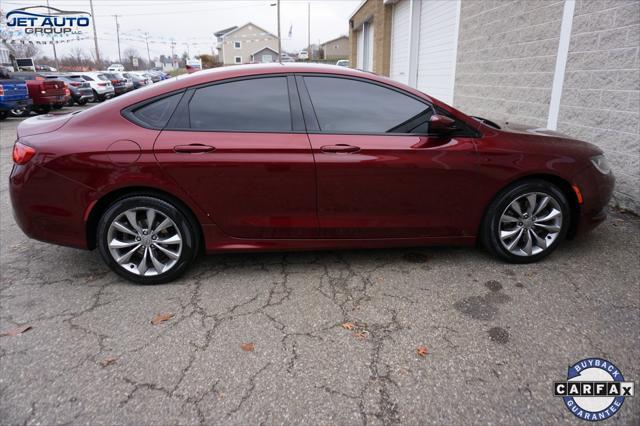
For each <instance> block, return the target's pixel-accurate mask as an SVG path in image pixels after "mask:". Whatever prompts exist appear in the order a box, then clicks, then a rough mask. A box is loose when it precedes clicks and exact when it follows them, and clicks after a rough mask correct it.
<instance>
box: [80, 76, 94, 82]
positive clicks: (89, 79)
mask: <svg viewBox="0 0 640 426" xmlns="http://www.w3.org/2000/svg"><path fill="white" fill-rule="evenodd" d="M82 78H83V79H85V80H87V81H93V78H91V77H89V76H88V75H83V76H82Z"/></svg>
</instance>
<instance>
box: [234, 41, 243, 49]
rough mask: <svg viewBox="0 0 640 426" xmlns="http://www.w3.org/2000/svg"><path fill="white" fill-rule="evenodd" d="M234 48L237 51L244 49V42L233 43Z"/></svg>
mask: <svg viewBox="0 0 640 426" xmlns="http://www.w3.org/2000/svg"><path fill="white" fill-rule="evenodd" d="M233 47H234V48H236V49H240V48H241V47H242V42H241V41H234V42H233Z"/></svg>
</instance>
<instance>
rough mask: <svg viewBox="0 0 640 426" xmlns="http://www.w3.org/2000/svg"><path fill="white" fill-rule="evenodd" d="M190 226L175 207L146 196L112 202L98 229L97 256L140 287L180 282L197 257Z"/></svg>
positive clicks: (195, 240) (191, 226)
mask: <svg viewBox="0 0 640 426" xmlns="http://www.w3.org/2000/svg"><path fill="white" fill-rule="evenodd" d="M197 235H198V234H197V233H196V232H195V230H194V225H193V224H192V223H190V221H189V220H188V219H187V217H186V215H185V214H184V213H183V212H182V211H181V210H180V209H179V208H177V207H176V206H174V205H172V204H170V203H168V202H167V201H165V200H162V199H159V198H155V197H151V196H147V195H140V196H131V197H127V198H122V199H120V200H117V201H116V202H114V203H113V204H112V205H111V206H110V207H109V208H108V209H107V210H106V211H105V213H104V214H103V215H102V217H101V219H100V221H99V223H98V234H97V245H98V250H99V251H100V254H101V256H102V258H103V259H104V261H105V262H106V263H107V265H108V266H109V267H110V268H111V269H112V270H113V271H115V272H116V273H118V274H119V275H121V276H123V277H124V278H126V279H128V280H130V281H133V282H136V283H140V284H159V283H164V282H169V281H172V280H174V279H176V278H177V277H178V276H180V275H181V274H182V273H183V272H184V271H185V270H186V269H187V267H188V266H189V264H190V263H191V262H192V261H193V259H194V258H195V256H196V254H197V252H198V239H197V238H198V237H197Z"/></svg>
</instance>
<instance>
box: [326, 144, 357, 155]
mask: <svg viewBox="0 0 640 426" xmlns="http://www.w3.org/2000/svg"><path fill="white" fill-rule="evenodd" d="M320 150H321V151H322V152H336V153H345V154H348V153H350V152H358V151H360V147H359V146H353V145H347V144H344V143H339V144H337V145H325V146H323V147H321V148H320Z"/></svg>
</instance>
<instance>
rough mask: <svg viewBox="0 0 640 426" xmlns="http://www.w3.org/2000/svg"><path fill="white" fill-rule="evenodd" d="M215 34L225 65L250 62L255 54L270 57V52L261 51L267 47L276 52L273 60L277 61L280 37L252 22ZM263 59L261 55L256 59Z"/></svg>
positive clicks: (258, 60)
mask: <svg viewBox="0 0 640 426" xmlns="http://www.w3.org/2000/svg"><path fill="white" fill-rule="evenodd" d="M214 35H215V36H216V39H217V41H218V44H217V46H218V51H219V53H218V55H219V58H220V61H221V62H222V63H223V65H235V64H248V63H250V62H253V61H254V55H265V59H268V56H266V55H269V54H270V53H261V52H262V51H263V50H264V49H265V48H269V49H271V51H274V52H276V53H275V56H274V57H273V60H274V61H277V56H278V55H277V52H278V37H276V36H275V35H273V34H271V33H270V32H269V31H267V30H265V29H263V28H260V27H259V26H257V25H255V24H253V23H251V22H248V23H246V24H244V25H242V26H240V27H231V28H227V29H224V30H221V31H218V32H216V33H215V34H214ZM261 59H262V56H259V59H256V61H257V62H262V60H261Z"/></svg>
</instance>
